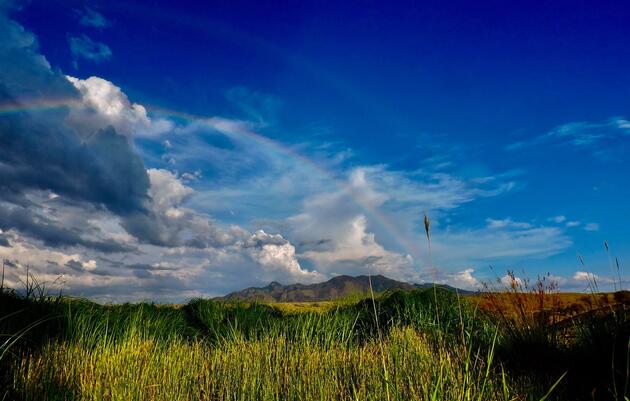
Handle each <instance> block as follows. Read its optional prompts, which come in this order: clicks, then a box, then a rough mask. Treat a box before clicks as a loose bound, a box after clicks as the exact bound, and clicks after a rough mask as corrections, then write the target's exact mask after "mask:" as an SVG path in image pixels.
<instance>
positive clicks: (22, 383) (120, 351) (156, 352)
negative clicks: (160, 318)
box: [13, 328, 515, 401]
mask: <svg viewBox="0 0 630 401" xmlns="http://www.w3.org/2000/svg"><path fill="white" fill-rule="evenodd" d="M382 347H383V348H382V350H381V345H379V344H378V343H377V342H375V341H370V342H368V343H365V344H363V345H360V346H343V345H335V346H331V347H321V346H317V345H309V344H307V343H302V342H290V341H287V340H286V339H283V338H268V339H263V340H257V341H229V342H225V343H223V344H221V345H219V346H217V347H210V346H207V345H205V344H204V343H202V342H192V343H189V342H185V341H182V340H177V339H175V340H172V341H167V342H159V341H156V340H151V339H144V340H139V339H130V340H128V341H125V342H122V343H119V344H106V343H103V344H100V345H97V346H96V348H87V347H84V346H81V345H79V344H70V343H50V344H48V345H47V346H45V347H44V349H42V350H41V351H40V352H38V353H32V354H30V355H27V356H25V357H23V358H21V359H17V360H16V362H15V366H14V372H13V386H14V389H15V390H16V391H17V392H18V393H20V394H22V395H23V396H24V398H25V400H33V401H44V400H61V399H73V400H86V401H87V400H94V401H96V400H121V401H123V400H124V401H131V400H164V401H176V400H257V401H258V400H260V401H265V400H319V401H328V400H330V401H333V400H374V401H377V400H378V401H381V400H384V399H386V398H387V395H388V391H389V392H390V393H391V394H390V395H391V396H392V399H399V400H411V399H413V400H435V399H440V400H469V399H483V400H509V399H515V395H514V394H512V391H511V390H510V388H509V387H508V386H507V383H504V382H502V380H497V378H498V377H500V376H496V375H488V374H487V372H488V370H486V367H487V364H488V361H487V359H486V357H485V356H484V357H479V356H475V355H474V354H473V355H472V357H468V355H469V353H468V350H466V349H465V348H463V347H462V346H453V345H448V346H446V345H445V344H442V345H440V344H435V343H432V341H431V340H429V339H428V338H427V337H426V336H424V335H422V334H420V333H418V332H417V331H415V330H412V329H410V328H407V329H396V330H393V331H392V332H391V334H390V335H388V336H387V338H385V339H384V340H383V343H382ZM381 352H383V353H384V358H383V354H382V353H381ZM381 358H383V360H384V361H385V368H386V370H387V373H388V374H387V376H385V375H384V374H383V366H382V365H381ZM385 377H389V383H387V382H386V380H385Z"/></svg>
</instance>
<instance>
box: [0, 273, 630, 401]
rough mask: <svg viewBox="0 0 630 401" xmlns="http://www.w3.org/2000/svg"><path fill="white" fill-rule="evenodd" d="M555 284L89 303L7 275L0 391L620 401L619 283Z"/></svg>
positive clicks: (41, 396)
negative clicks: (582, 297) (584, 297)
mask: <svg viewBox="0 0 630 401" xmlns="http://www.w3.org/2000/svg"><path fill="white" fill-rule="evenodd" d="M32 283H33V281H31V285H32ZM556 296H558V297H560V298H562V296H560V295H559V294H556V293H554V292H553V291H552V289H550V288H547V287H543V288H542V289H541V288H540V287H539V286H538V284H536V285H534V286H532V288H530V289H528V288H524V287H519V286H513V287H511V288H510V289H509V291H502V292H500V293H494V292H490V293H487V294H485V295H484V297H485V298H483V299H482V298H479V297H478V296H476V297H464V298H462V297H459V296H457V294H455V293H452V292H448V291H445V290H442V289H439V288H431V289H428V290H416V291H411V292H392V293H386V294H383V295H380V296H378V297H374V298H368V299H360V300H354V301H348V300H346V301H343V302H334V303H333V302H328V303H318V304H317V305H304V304H298V305H299V306H295V304H291V305H282V304H263V303H223V302H217V301H211V300H204V299H195V300H191V301H190V302H188V303H186V304H184V305H154V304H148V303H138V304H122V305H100V304H96V303H93V302H90V301H87V300H82V299H69V298H64V297H60V296H53V297H50V296H47V295H46V293H45V291H35V292H33V291H30V292H26V293H24V294H22V295H19V294H17V293H15V292H12V291H8V290H6V289H4V290H3V291H2V292H1V293H0V316H1V317H2V319H1V320H0V333H5V334H6V333H14V334H15V333H19V336H17V337H16V336H15V335H13V336H12V337H10V338H11V339H12V340H11V342H10V343H7V344H8V345H11V348H10V349H9V348H8V345H7V347H6V348H5V351H6V352H5V353H4V355H5V356H4V358H2V360H0V369H1V370H0V399H2V397H3V395H4V399H6V400H38V401H39V400H305V401H308V400H387V399H389V400H479V401H481V400H543V399H546V400H553V399H557V400H564V399H570V400H580V399H584V400H587V399H588V400H590V399H596V400H608V399H610V400H613V399H614V400H624V397H625V396H627V395H628V380H627V379H628V371H629V369H628V361H629V359H628V338H629V334H630V331H629V330H628V326H629V325H628V322H630V319H628V314H627V312H626V309H625V308H626V307H625V304H626V302H625V301H626V298H627V297H626V295H625V294H624V293H616V294H615V295H614V296H607V297H606V302H605V304H604V301H603V296H601V294H593V297H594V298H593V300H592V301H591V302H590V305H591V307H590V309H588V310H585V311H582V310H581V311H580V312H579V313H573V312H571V313H568V312H566V308H567V303H566V302H564V303H562V302H555V301H554V297H556ZM578 299H579V298H578ZM620 301H622V302H620ZM582 304H583V305H588V303H586V302H582ZM492 305H494V307H496V309H494V310H493V309H492ZM602 305H605V306H603V307H602ZM584 308H586V306H584ZM563 311H564V312H563ZM565 312H566V313H565ZM561 313H565V314H564V315H562V316H560V315H561ZM34 324H36V326H33V325H34ZM593 389H595V392H593ZM593 394H594V395H593Z"/></svg>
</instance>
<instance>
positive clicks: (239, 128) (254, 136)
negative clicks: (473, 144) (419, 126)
mask: <svg viewBox="0 0 630 401" xmlns="http://www.w3.org/2000/svg"><path fill="white" fill-rule="evenodd" d="M146 108H147V110H149V111H150V112H151V113H153V114H156V115H162V116H165V117H172V118H173V117H174V118H177V119H181V120H184V121H187V122H196V123H202V124H207V125H209V126H211V127H212V128H214V129H215V130H217V131H219V132H221V133H222V134H224V135H227V136H229V137H234V138H236V139H239V138H245V139H247V140H250V141H253V142H255V143H257V144H259V145H261V146H264V147H266V148H268V149H270V150H272V151H274V152H276V153H278V154H281V155H284V156H287V157H289V158H291V159H293V160H295V161H297V162H298V163H300V164H301V165H305V166H308V167H309V168H310V169H312V170H313V171H314V172H316V173H317V174H319V175H320V176H321V177H323V178H325V179H326V180H328V181H330V182H332V183H333V184H334V185H335V187H336V188H337V189H339V190H340V191H342V192H343V193H344V194H345V195H347V196H348V197H349V198H350V199H352V201H353V202H354V203H355V204H356V205H357V206H359V208H360V209H361V210H362V211H363V212H364V213H366V214H368V215H370V216H372V217H374V218H375V219H376V220H377V222H378V224H380V225H381V226H382V227H384V228H385V229H386V230H387V231H388V232H389V233H390V235H392V237H393V238H394V239H395V240H396V242H397V243H398V244H399V245H400V246H401V247H402V248H403V249H404V250H405V251H406V252H407V253H408V254H410V255H417V254H418V253H419V248H418V247H417V246H415V245H414V244H413V243H411V242H410V241H409V240H408V239H407V237H406V236H405V235H404V234H403V233H401V232H400V230H399V229H398V228H397V227H396V225H395V223H394V222H392V221H391V220H390V219H389V218H388V216H386V215H385V214H384V213H383V212H381V211H380V210H378V209H377V208H375V207H374V206H372V205H371V204H369V203H368V202H365V201H364V200H362V199H361V198H360V197H358V196H356V195H355V194H354V193H353V191H352V189H350V188H349V187H348V186H347V185H346V184H345V183H344V182H342V181H341V180H339V179H338V178H336V177H335V176H334V175H333V174H332V173H331V172H329V171H328V170H327V169H326V168H324V167H322V166H320V165H319V164H317V163H315V162H314V161H313V160H311V159H309V158H307V157H305V156H303V155H302V154H300V153H299V152H297V151H296V150H295V149H293V148H291V147H289V146H286V145H284V144H282V143H280V142H278V141H275V140H273V139H271V138H269V137H267V136H264V135H261V134H258V133H256V132H255V131H253V130H251V129H248V128H247V127H245V126H244V125H236V124H234V122H231V121H228V120H224V119H221V118H217V117H204V116H200V115H195V114H191V113H187V112H182V111H178V110H172V109H167V108H163V107H159V106H154V105H147V106H146Z"/></svg>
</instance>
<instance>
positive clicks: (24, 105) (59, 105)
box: [0, 98, 80, 115]
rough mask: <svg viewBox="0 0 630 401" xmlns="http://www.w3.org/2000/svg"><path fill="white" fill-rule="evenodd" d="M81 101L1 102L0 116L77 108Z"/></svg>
mask: <svg viewBox="0 0 630 401" xmlns="http://www.w3.org/2000/svg"><path fill="white" fill-rule="evenodd" d="M79 103H80V101H79V100H78V99H76V98H50V99H46V98H43V99H42V98H38V99H25V100H20V101H19V102H16V101H8V102H0V115H3V114H16V113H24V112H36V111H47V110H56V109H63V108H66V107H72V106H76V105H78V104H79Z"/></svg>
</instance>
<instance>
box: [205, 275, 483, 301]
mask: <svg viewBox="0 0 630 401" xmlns="http://www.w3.org/2000/svg"><path fill="white" fill-rule="evenodd" d="M371 280H372V289H373V291H374V293H375V294H378V293H382V292H384V291H388V290H402V291H411V290H414V289H426V288H433V284H432V283H423V284H410V283H406V282H403V281H397V280H392V279H390V278H387V277H385V276H382V275H377V276H371ZM437 287H438V288H443V289H447V290H451V291H458V292H459V293H460V294H463V295H470V294H473V292H472V291H467V290H461V289H458V288H455V287H451V286H449V285H445V284H437ZM369 293H370V277H369V276H356V277H352V276H345V275H342V276H336V277H333V278H331V279H330V280H328V281H325V282H323V283H315V284H289V285H282V284H280V283H278V282H275V281H274V282H272V283H270V284H268V285H266V286H264V287H249V288H246V289H244V290H241V291H236V292H232V293H229V294H227V295H225V296H223V297H218V298H215V299H218V300H224V301H264V302H309V301H313V302H314V301H332V300H337V299H342V298H347V297H351V296H362V297H364V296H368V295H369Z"/></svg>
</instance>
